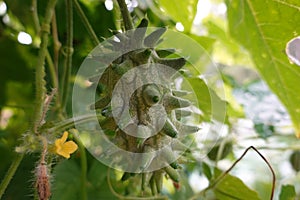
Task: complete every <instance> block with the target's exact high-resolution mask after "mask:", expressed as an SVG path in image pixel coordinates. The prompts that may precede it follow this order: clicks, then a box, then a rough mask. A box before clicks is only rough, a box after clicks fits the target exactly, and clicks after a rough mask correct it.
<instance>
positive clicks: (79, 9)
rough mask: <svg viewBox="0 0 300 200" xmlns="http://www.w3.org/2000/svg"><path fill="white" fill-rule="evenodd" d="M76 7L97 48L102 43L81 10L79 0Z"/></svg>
mask: <svg viewBox="0 0 300 200" xmlns="http://www.w3.org/2000/svg"><path fill="white" fill-rule="evenodd" d="M74 7H75V9H76V12H77V14H78V15H79V17H80V19H81V21H82V23H83V25H84V26H85V28H86V30H87V32H88V34H89V35H90V37H91V39H92V41H93V43H94V45H95V46H97V45H98V44H100V41H99V39H98V37H97V35H96V33H95V31H94V29H93V28H92V26H91V24H90V23H89V20H88V19H87V17H86V15H85V14H84V12H83V10H82V9H81V7H80V5H79V3H78V1H77V0H74Z"/></svg>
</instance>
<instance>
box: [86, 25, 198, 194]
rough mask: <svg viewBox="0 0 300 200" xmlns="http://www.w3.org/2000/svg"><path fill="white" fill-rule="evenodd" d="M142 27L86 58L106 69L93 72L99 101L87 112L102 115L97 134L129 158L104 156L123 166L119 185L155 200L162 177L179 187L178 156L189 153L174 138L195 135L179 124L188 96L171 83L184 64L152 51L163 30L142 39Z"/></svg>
mask: <svg viewBox="0 0 300 200" xmlns="http://www.w3.org/2000/svg"><path fill="white" fill-rule="evenodd" d="M147 27H148V21H147V20H146V19H143V20H141V22H140V24H139V25H138V27H137V28H136V29H134V30H132V31H129V32H128V33H124V34H121V33H117V34H116V35H115V36H114V37H115V39H114V40H109V42H108V43H109V45H107V47H106V49H107V51H106V52H101V53H98V54H97V55H93V56H92V59H94V60H96V61H99V62H100V63H104V64H106V65H107V66H108V67H106V68H105V69H101V68H99V69H98V70H99V71H101V70H102V71H101V74H102V75H101V77H99V75H95V76H94V77H90V79H89V80H90V82H92V83H93V86H94V87H96V88H97V93H98V97H99V99H96V102H95V103H94V104H93V105H91V109H95V110H96V111H97V112H99V113H101V114H102V116H103V118H101V119H99V124H100V126H101V128H102V130H103V132H104V133H105V135H106V136H107V138H108V139H109V140H110V141H111V142H113V144H114V145H116V146H117V147H118V148H119V149H122V150H124V151H126V152H131V153H132V155H133V156H129V157H121V158H119V157H118V156H119V155H118V153H116V152H114V151H112V152H110V151H108V152H105V154H106V156H107V157H110V158H111V159H112V162H119V161H120V162H125V163H126V164H127V167H128V168H129V169H130V170H129V171H128V172H126V171H125V172H124V174H123V176H122V178H121V180H122V181H135V182H136V183H140V186H141V190H143V191H145V190H149V191H151V192H152V194H153V195H155V194H158V193H160V192H161V190H162V184H163V177H164V176H165V177H167V178H170V179H171V180H172V181H173V182H175V183H178V182H179V181H180V176H179V172H178V170H180V164H179V162H178V158H179V154H178V151H183V152H187V151H189V149H188V147H187V146H186V145H185V144H184V143H182V142H181V141H180V140H179V139H178V138H179V136H181V135H187V134H190V133H195V132H197V131H198V127H196V126H191V125H186V124H184V123H183V122H182V121H181V119H182V118H184V117H186V116H189V115H191V114H192V112H191V111H189V110H188V109H185V108H188V107H189V106H190V105H191V102H190V101H189V100H186V99H184V98H183V97H184V96H185V95H187V94H188V92H187V91H182V90H176V89H174V87H173V86H174V84H173V82H172V79H174V76H176V73H177V74H178V72H179V71H180V69H181V68H182V67H183V66H184V65H185V64H186V59H185V58H183V57H178V56H177V57H176V50H175V49H158V48H156V46H157V45H158V44H159V43H160V42H161V41H162V38H161V37H162V35H163V34H164V33H165V31H166V29H165V28H159V29H156V30H154V31H153V32H151V33H149V34H146V32H147ZM148 29H149V28H148ZM116 55H118V56H117V58H116V59H112V57H115V56H116ZM116 88H117V89H116ZM137 154H139V155H141V156H138V157H136V156H134V155H137ZM116 160H118V161H116ZM137 179H138V180H137Z"/></svg>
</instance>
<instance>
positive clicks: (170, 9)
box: [158, 0, 198, 32]
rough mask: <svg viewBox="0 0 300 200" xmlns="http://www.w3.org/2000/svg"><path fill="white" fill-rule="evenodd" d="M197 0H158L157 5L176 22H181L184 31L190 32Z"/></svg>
mask: <svg viewBox="0 0 300 200" xmlns="http://www.w3.org/2000/svg"><path fill="white" fill-rule="evenodd" d="M197 3H198V0H185V1H182V0H173V1H172V2H170V1H169V0H158V4H159V6H160V7H161V8H162V9H163V10H164V11H165V12H166V13H167V15H169V16H170V17H171V18H172V19H173V20H175V21H176V22H181V23H182V25H183V26H184V29H185V31H186V32H190V30H191V27H192V24H193V21H194V17H195V15H196V12H197Z"/></svg>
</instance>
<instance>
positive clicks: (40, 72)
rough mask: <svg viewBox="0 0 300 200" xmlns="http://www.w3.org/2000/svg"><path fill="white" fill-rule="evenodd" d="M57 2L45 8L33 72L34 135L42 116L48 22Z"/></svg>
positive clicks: (53, 1) (36, 132)
mask: <svg viewBox="0 0 300 200" xmlns="http://www.w3.org/2000/svg"><path fill="white" fill-rule="evenodd" d="M56 1H57V0H49V2H48V5H47V7H46V13H45V18H44V22H43V24H42V26H41V45H40V49H39V53H38V60H37V65H36V72H35V89H36V97H35V105H36V106H35V107H36V109H35V112H34V122H33V127H32V129H33V130H32V131H33V132H34V133H35V134H38V130H37V129H38V127H39V125H40V124H39V120H40V119H41V117H42V115H43V102H44V98H45V95H46V88H45V84H46V82H45V80H44V77H45V66H44V63H45V58H46V54H47V46H48V34H49V33H50V22H51V19H52V16H53V12H54V8H55V4H56Z"/></svg>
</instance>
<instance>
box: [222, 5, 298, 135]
mask: <svg viewBox="0 0 300 200" xmlns="http://www.w3.org/2000/svg"><path fill="white" fill-rule="evenodd" d="M226 3H227V7H228V20H229V27H230V32H231V34H232V36H233V37H234V38H235V39H236V40H237V41H239V42H240V43H241V44H242V45H243V46H244V47H245V48H246V49H247V50H248V51H249V52H250V54H251V56H252V59H253V61H254V63H255V65H256V67H257V69H258V71H259V73H260V74H261V76H262V78H263V79H264V80H265V81H266V82H267V83H268V85H269V87H270V88H271V89H272V90H273V92H274V93H275V94H276V95H277V96H278V97H279V99H280V100H281V101H282V103H283V104H284V105H285V107H286V108H287V110H288V112H289V114H290V116H291V119H292V121H293V124H294V127H295V130H296V135H297V136H298V137H300V115H299V113H300V103H299V102H300V95H299V94H300V87H299V84H300V68H299V67H298V66H296V65H292V64H290V63H289V61H288V58H287V56H286V55H285V53H284V49H285V47H286V43H287V42H288V41H289V40H290V39H292V38H293V37H295V36H297V35H298V33H300V26H299V24H298V23H297V22H299V21H300V1H297V0H285V1H281V0H270V1H261V0H226Z"/></svg>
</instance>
